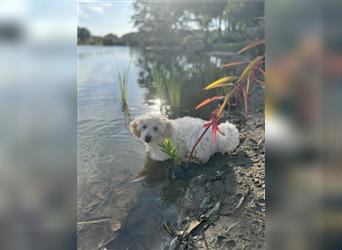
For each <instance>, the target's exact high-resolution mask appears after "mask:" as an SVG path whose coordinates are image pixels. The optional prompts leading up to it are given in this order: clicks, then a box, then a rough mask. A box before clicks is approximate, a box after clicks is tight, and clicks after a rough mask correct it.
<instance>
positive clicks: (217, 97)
mask: <svg viewBox="0 0 342 250" xmlns="http://www.w3.org/2000/svg"><path fill="white" fill-rule="evenodd" d="M223 98H224V96H214V97H210V98H208V99H205V100H204V101H203V102H201V103H200V104H198V105H197V106H196V108H195V109H196V110H197V109H200V108H202V107H204V106H205V105H208V104H210V103H212V102H214V101H217V100H221V99H223Z"/></svg>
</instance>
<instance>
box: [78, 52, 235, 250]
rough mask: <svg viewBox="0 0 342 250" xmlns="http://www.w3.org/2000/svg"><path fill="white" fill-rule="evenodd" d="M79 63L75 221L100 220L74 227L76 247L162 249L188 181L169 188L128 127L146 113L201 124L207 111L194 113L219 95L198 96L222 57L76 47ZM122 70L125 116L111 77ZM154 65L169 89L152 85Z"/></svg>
mask: <svg viewBox="0 0 342 250" xmlns="http://www.w3.org/2000/svg"><path fill="white" fill-rule="evenodd" d="M225 56H226V57H227V55H225ZM78 57H79V80H78V155H79V158H78V221H80V222H86V221H93V220H102V219H103V220H104V221H101V222H97V223H90V224H83V225H79V226H78V247H79V249H97V248H98V247H99V246H100V245H101V244H103V243H104V242H106V241H108V240H109V239H112V242H111V249H135V250H136V249H163V247H164V246H165V243H166V242H167V241H168V240H169V236H168V234H167V233H166V232H165V230H164V229H163V223H164V222H165V221H177V219H178V217H179V214H180V213H182V211H183V202H184V195H185V193H186V190H187V189H186V183H187V180H186V179H182V180H178V181H175V182H169V181H168V178H167V174H166V173H167V168H168V167H169V163H167V162H166V163H160V162H155V161H152V160H150V159H149V158H148V157H147V155H146V151H145V147H144V145H143V142H142V141H141V140H139V139H138V138H135V137H133V136H132V135H131V134H130V132H129V129H128V123H129V120H130V119H132V118H134V117H136V116H138V115H140V114H143V113H146V112H149V111H155V112H161V113H163V114H165V115H167V116H168V117H170V118H176V117H181V116H185V115H190V116H195V117H201V118H203V119H207V118H208V117H209V114H210V110H211V109H210V108H205V109H203V110H199V111H196V110H194V107H195V106H196V105H197V104H198V103H200V102H201V100H203V99H204V98H206V97H209V96H212V95H215V94H224V92H223V93H222V90H215V91H212V92H209V93H206V92H203V87H204V86H206V85H207V84H209V83H210V82H212V81H214V80H215V79H218V78H219V77H220V76H223V75H224V73H227V72H222V70H220V69H219V68H218V67H217V66H218V65H220V64H221V63H222V58H221V57H220V56H213V55H210V54H208V53H203V54H202V53H196V54H191V55H187V54H186V53H184V52H182V51H179V50H160V51H148V50H143V51H142V50H138V49H133V48H129V47H119V46H118V47H115V46H114V47H97V46H80V47H79V50H78ZM228 57H233V55H228ZM223 60H224V58H223ZM227 60H228V59H227ZM128 67H130V68H129V74H128V76H129V77H128V89H127V102H128V107H129V108H128V112H126V113H125V112H122V108H121V106H122V105H121V93H120V88H119V84H118V75H117V74H118V71H123V70H127V68H128ZM153 67H162V68H163V69H164V72H165V74H169V73H170V72H171V71H172V70H174V71H175V72H176V74H177V81H176V82H175V83H174V84H173V85H172V87H171V86H156V84H155V83H154V82H153V80H152V77H151V74H152V73H151V72H152V69H153ZM220 91H221V92H220ZM232 114H234V112H232ZM237 115H238V114H237Z"/></svg>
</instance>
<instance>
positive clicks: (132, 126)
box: [129, 118, 140, 137]
mask: <svg viewBox="0 0 342 250" xmlns="http://www.w3.org/2000/svg"><path fill="white" fill-rule="evenodd" d="M138 121H139V120H138V118H135V119H134V120H133V121H131V123H130V124H129V127H130V130H131V132H132V133H133V134H134V135H135V136H136V137H140V130H139V129H138Z"/></svg>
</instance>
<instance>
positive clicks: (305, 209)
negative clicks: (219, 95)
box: [265, 0, 342, 250]
mask: <svg viewBox="0 0 342 250" xmlns="http://www.w3.org/2000/svg"><path fill="white" fill-rule="evenodd" d="M341 13H342V2H341V1H337V0H336V1H323V0H301V1H298V0H289V1H282V0H272V1H268V2H267V3H266V18H265V19H266V58H267V64H266V70H267V87H266V135H265V136H266V176H267V180H266V182H267V184H266V197H267V198H266V200H267V210H266V211H267V213H266V218H267V223H266V225H267V227H266V228H267V248H268V249H300V250H306V249H329V250H333V249H341V248H342V237H341V236H342V169H341V166H342V164H341V158H342V155H341V152H342V150H341V149H342V147H341V146H342V145H341V144H342V133H341V131H342V130H341V128H342V122H341V121H342V120H341V118H342V109H341V104H342V103H341V102H342V92H341V90H342V85H341V73H342V30H341V23H342V15H341Z"/></svg>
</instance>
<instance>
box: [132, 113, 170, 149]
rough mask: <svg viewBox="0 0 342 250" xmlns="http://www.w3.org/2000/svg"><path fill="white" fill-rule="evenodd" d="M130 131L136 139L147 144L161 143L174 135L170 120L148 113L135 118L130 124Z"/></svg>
mask: <svg viewBox="0 0 342 250" xmlns="http://www.w3.org/2000/svg"><path fill="white" fill-rule="evenodd" d="M130 129H131V132H132V133H133V134H134V135H135V136H136V137H139V138H141V139H142V140H143V141H144V142H146V143H153V142H158V143H160V142H162V141H163V140H164V139H165V138H166V137H170V136H171V135H172V125H171V122H170V120H169V119H167V118H166V117H164V116H162V115H160V114H156V113H148V114H145V115H142V116H139V117H137V118H135V119H134V120H133V121H132V122H131V123H130Z"/></svg>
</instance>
